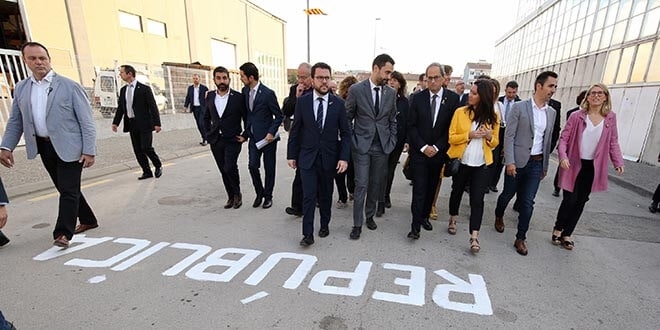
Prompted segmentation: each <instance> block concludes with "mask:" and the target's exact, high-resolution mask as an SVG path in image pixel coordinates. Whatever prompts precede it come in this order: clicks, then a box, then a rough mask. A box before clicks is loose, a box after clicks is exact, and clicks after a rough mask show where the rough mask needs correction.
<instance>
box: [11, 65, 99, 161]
mask: <svg viewBox="0 0 660 330" xmlns="http://www.w3.org/2000/svg"><path fill="white" fill-rule="evenodd" d="M31 91H32V81H31V80H30V78H27V79H24V80H22V81H20V82H19V83H18V84H16V89H15V90H14V102H13V104H12V108H11V115H10V116H9V120H8V121H7V127H6V128H5V134H4V136H3V137H2V144H0V148H5V149H9V150H12V151H13V150H14V148H16V145H17V144H18V141H19V140H20V139H21V134H24V138H25V150H26V152H27V158H28V159H33V158H35V157H36V156H37V154H38V150H37V139H36V134H35V130H34V122H33V119H32V102H31ZM46 111H47V113H46V127H47V128H48V134H49V137H50V140H51V143H52V144H53V147H54V148H55V152H57V155H58V156H59V157H60V159H62V160H63V161H65V162H73V161H77V160H79V159H80V156H81V155H82V154H87V155H96V126H95V125H94V118H93V117H92V108H91V106H90V104H89V101H88V100H87V95H86V94H85V91H84V90H83V88H82V87H81V86H80V85H79V84H78V83H76V82H75V81H73V80H71V79H69V78H66V77H62V76H60V75H58V74H57V73H55V74H54V75H53V81H52V82H51V84H50V89H49V92H48V101H47V103H46Z"/></svg>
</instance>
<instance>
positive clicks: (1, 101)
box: [0, 49, 29, 138]
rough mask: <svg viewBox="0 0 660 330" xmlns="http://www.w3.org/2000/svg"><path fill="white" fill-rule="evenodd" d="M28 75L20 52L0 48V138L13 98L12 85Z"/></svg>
mask: <svg viewBox="0 0 660 330" xmlns="http://www.w3.org/2000/svg"><path fill="white" fill-rule="evenodd" d="M28 76H29V70H28V69H27V67H26V66H25V63H23V61H22V60H21V52H20V51H18V50H12V49H0V138H1V137H2V135H3V134H4V132H5V126H6V125H7V120H8V119H9V115H10V114H11V105H12V101H13V99H14V97H13V94H14V86H16V83H18V82H19V81H21V80H23V79H25V78H27V77H28Z"/></svg>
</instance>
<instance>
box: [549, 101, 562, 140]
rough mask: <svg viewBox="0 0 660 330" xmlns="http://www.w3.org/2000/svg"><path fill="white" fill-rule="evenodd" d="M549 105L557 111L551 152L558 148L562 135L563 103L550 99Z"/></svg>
mask: <svg viewBox="0 0 660 330" xmlns="http://www.w3.org/2000/svg"><path fill="white" fill-rule="evenodd" d="M548 105H549V106H551V107H552V108H553V109H555V111H556V114H555V128H554V129H553V131H552V141H551V142H550V152H552V151H553V150H555V147H556V146H557V141H559V134H560V133H561V102H559V101H557V100H555V99H550V101H548Z"/></svg>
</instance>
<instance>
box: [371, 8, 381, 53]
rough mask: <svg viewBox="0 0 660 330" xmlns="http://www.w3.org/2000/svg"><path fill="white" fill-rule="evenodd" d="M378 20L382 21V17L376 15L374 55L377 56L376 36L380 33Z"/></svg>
mask: <svg viewBox="0 0 660 330" xmlns="http://www.w3.org/2000/svg"><path fill="white" fill-rule="evenodd" d="M378 21H380V17H376V19H374V56H373V57H376V40H377V39H376V37H377V35H378V34H377V32H378Z"/></svg>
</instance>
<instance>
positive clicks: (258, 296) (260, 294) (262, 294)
mask: <svg viewBox="0 0 660 330" xmlns="http://www.w3.org/2000/svg"><path fill="white" fill-rule="evenodd" d="M266 296H268V292H266V291H261V292H257V293H255V294H254V295H252V296H250V297H247V298H245V299H243V300H241V302H242V303H243V305H245V304H249V303H251V302H253V301H255V300H259V299H261V298H263V297H266Z"/></svg>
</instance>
